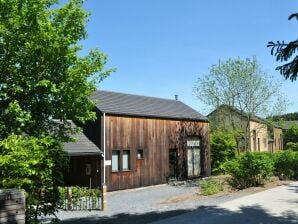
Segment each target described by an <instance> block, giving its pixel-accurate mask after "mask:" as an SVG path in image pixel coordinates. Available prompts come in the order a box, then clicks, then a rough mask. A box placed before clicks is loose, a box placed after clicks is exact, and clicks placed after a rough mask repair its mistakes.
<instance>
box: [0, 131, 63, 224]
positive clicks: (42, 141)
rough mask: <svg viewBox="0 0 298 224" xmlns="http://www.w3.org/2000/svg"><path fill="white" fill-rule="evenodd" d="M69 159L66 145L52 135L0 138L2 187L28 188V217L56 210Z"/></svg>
mask: <svg viewBox="0 0 298 224" xmlns="http://www.w3.org/2000/svg"><path fill="white" fill-rule="evenodd" d="M66 163H67V158H66V157H65V155H64V152H63V151H62V146H61V144H60V143H59V142H57V141H56V140H55V139H54V138H52V137H49V136H48V137H44V138H35V137H30V136H21V135H10V136H9V137H8V138H6V139H4V140H1V141H0V188H18V189H24V190H25V191H26V221H27V222H30V223H34V222H37V217H38V216H39V215H42V214H43V215H51V214H54V213H55V211H56V209H57V202H58V199H59V197H58V196H59V192H58V185H61V184H62V175H61V172H60V171H61V170H62V168H63V165H64V164H66Z"/></svg>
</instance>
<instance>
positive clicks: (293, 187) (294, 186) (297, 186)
mask: <svg viewBox="0 0 298 224" xmlns="http://www.w3.org/2000/svg"><path fill="white" fill-rule="evenodd" d="M288 188H289V189H290V191H294V192H296V193H298V185H288Z"/></svg>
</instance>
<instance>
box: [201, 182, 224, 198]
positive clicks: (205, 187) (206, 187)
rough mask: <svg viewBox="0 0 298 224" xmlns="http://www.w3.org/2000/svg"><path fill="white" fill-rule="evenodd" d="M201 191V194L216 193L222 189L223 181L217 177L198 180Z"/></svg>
mask: <svg viewBox="0 0 298 224" xmlns="http://www.w3.org/2000/svg"><path fill="white" fill-rule="evenodd" d="M200 188H201V193H202V194H203V195H212V194H217V193H219V192H220V191H223V183H222V181H221V180H218V179H207V180H202V181H201V182H200Z"/></svg>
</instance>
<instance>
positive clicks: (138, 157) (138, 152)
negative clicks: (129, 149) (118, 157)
mask: <svg viewBox="0 0 298 224" xmlns="http://www.w3.org/2000/svg"><path fill="white" fill-rule="evenodd" d="M137 159H144V154H143V149H138V151H137Z"/></svg>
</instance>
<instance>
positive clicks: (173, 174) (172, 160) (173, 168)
mask: <svg viewBox="0 0 298 224" xmlns="http://www.w3.org/2000/svg"><path fill="white" fill-rule="evenodd" d="M177 165H178V155H177V149H170V150H169V178H177V176H178V173H177V171H178V169H177Z"/></svg>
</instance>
